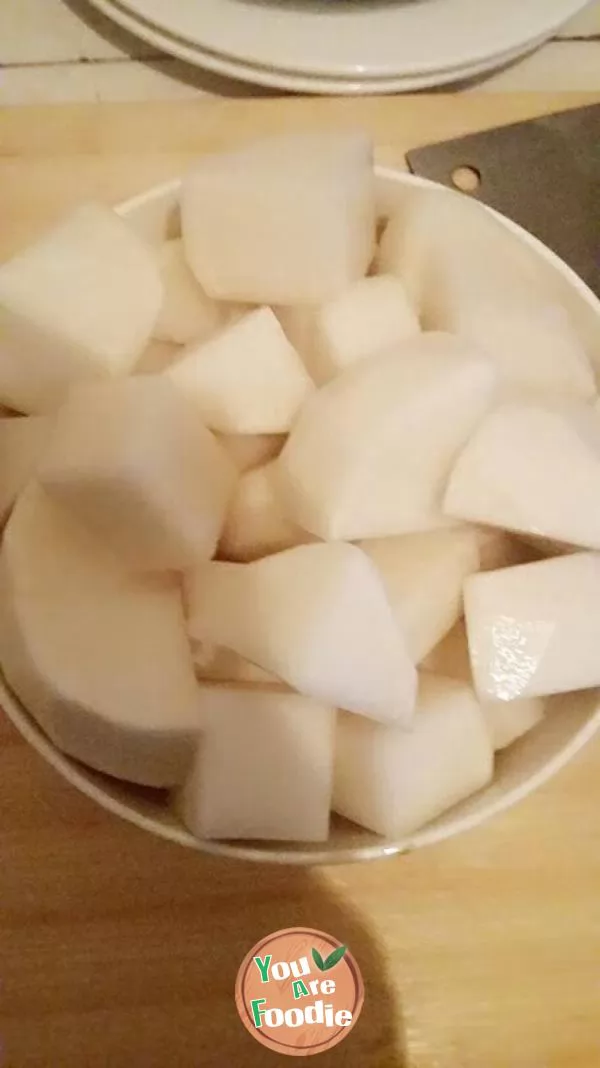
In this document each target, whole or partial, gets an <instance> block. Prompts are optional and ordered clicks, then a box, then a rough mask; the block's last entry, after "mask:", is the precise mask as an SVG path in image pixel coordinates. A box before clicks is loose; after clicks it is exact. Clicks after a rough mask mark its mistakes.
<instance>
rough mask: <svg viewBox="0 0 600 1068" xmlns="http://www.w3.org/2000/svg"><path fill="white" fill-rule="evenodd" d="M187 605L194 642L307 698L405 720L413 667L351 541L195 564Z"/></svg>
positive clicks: (370, 569) (373, 574)
mask: <svg viewBox="0 0 600 1068" xmlns="http://www.w3.org/2000/svg"><path fill="white" fill-rule="evenodd" d="M187 605H188V612H189V630H190V635H191V637H192V638H193V639H196V640H198V641H208V642H213V643H214V644H215V645H222V646H225V647H226V648H228V649H233V650H234V651H235V652H236V653H239V654H240V656H243V657H245V658H246V659H247V660H251V661H252V662H253V663H254V664H258V665H259V667H262V668H264V669H265V670H266V671H269V672H272V673H273V674H274V675H277V676H278V677H279V678H280V679H282V680H283V681H284V682H286V683H287V684H288V685H289V686H291V687H292V688H293V689H295V690H298V691H300V693H303V694H305V695H306V696H307V697H312V698H314V700H316V701H320V702H323V703H324V704H327V705H333V706H335V707H340V708H346V709H348V710H349V711H351V712H358V713H362V714H363V715H366V716H372V717H373V718H374V719H381V720H396V721H398V722H401V723H402V724H404V725H407V724H409V723H410V721H411V719H412V715H413V711H414V701H415V690H416V671H415V669H414V666H413V664H412V663H411V661H410V659H409V656H408V652H407V650H406V646H405V642H404V637H403V635H402V634H401V632H400V630H399V628H398V626H397V624H396V622H395V620H394V616H393V613H392V610H391V608H390V606H389V604H388V601H387V598H386V595H385V591H384V588H383V584H382V582H381V579H380V577H379V575H378V573H377V570H376V568H375V566H374V564H372V563H371V561H370V560H369V559H368V557H367V556H366V554H365V553H363V552H362V551H361V550H360V549H359V548H357V547H356V546H354V545H346V544H342V543H335V544H330V545H303V546H299V547H297V548H295V549H288V550H287V551H286V552H282V553H277V554H276V555H275V556H268V557H265V559H263V560H258V561H256V562H255V563H252V564H226V563H211V564H208V565H205V566H201V567H199V568H197V569H196V571H194V572H192V573H191V574H190V576H189V579H188V583H187Z"/></svg>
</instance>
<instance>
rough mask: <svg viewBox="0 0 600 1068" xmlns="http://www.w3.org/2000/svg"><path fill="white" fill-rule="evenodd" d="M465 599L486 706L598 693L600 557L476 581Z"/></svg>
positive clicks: (542, 563) (576, 556)
mask: <svg viewBox="0 0 600 1068" xmlns="http://www.w3.org/2000/svg"><path fill="white" fill-rule="evenodd" d="M464 597H465V616H466V620H467V632H468V636H469V648H470V651H471V663H472V667H473V677H474V679H475V684H476V688H477V692H478V694H479V696H480V697H481V699H482V700H485V699H489V698H491V699H492V700H498V701H514V700H516V699H517V698H524V697H543V696H545V695H546V694H553V693H565V692H568V691H570V690H585V689H589V688H591V687H593V686H599V685H600V658H599V657H598V648H599V647H600V616H599V614H598V598H599V597H600V555H598V554H596V553H573V554H572V555H571V556H559V557H555V558H553V559H551V560H539V561H536V562H535V563H532V564H522V565H521V566H520V567H510V568H506V569H504V570H503V571H489V572H487V573H486V574H480V575H471V576H470V578H468V579H467V581H466V583H465V591H464Z"/></svg>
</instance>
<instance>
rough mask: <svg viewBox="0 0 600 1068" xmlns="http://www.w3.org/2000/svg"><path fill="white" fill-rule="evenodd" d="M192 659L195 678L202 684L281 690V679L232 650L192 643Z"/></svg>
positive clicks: (204, 643)
mask: <svg viewBox="0 0 600 1068" xmlns="http://www.w3.org/2000/svg"><path fill="white" fill-rule="evenodd" d="M192 658H193V661H194V668H195V671H196V676H197V678H199V679H202V680H203V681H204V682H231V683H234V682H243V683H245V684H248V683H254V684H255V685H257V686H263V687H264V686H277V687H279V689H282V688H283V685H284V684H283V683H282V681H281V679H278V678H277V676H276V675H272V674H271V673H270V672H268V671H264V670H263V669H262V668H259V667H257V665H256V664H252V663H251V662H250V660H244V657H243V656H239V655H238V654H237V653H234V652H233V650H232V649H223V648H219V647H218V646H216V645H211V644H210V643H206V642H192Z"/></svg>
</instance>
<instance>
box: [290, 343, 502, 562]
mask: <svg viewBox="0 0 600 1068" xmlns="http://www.w3.org/2000/svg"><path fill="white" fill-rule="evenodd" d="M495 381H496V378H495V373H494V370H493V368H492V367H491V365H490V364H489V362H488V361H486V360H484V359H480V358H479V355H478V353H477V352H476V351H474V350H472V349H471V348H469V346H465V345H463V344H462V343H461V341H459V340H458V339H457V338H452V337H450V336H449V335H442V334H429V335H421V336H420V337H418V338H416V339H415V340H413V341H409V342H405V344H404V345H403V346H400V347H398V349H396V350H393V351H391V352H389V353H385V354H384V355H381V356H377V357H373V358H371V359H369V360H363V361H362V362H361V363H358V364H356V366H354V367H352V368H350V369H349V370H348V371H346V372H345V373H344V374H342V375H340V376H339V377H338V378H336V379H334V380H333V381H332V382H329V383H328V384H327V385H326V386H324V387H323V388H322V389H320V390H318V391H317V392H316V393H315V394H313V396H312V397H310V398H309V400H308V401H307V402H306V404H305V405H304V407H303V408H302V411H301V412H300V414H299V416H298V418H297V420H296V422H295V424H294V426H293V428H292V432H291V434H290V436H289V438H288V441H287V442H286V445H285V447H284V449H283V452H282V453H281V456H280V457H279V459H278V461H277V464H278V489H279V491H280V493H281V496H282V500H283V503H284V507H285V510H286V513H287V514H288V515H289V517H290V519H292V520H293V521H294V522H295V523H297V524H298V526H300V527H302V528H303V529H305V530H308V531H310V532H311V533H312V534H315V535H316V536H317V537H320V538H324V539H347V540H350V541H354V540H357V539H359V538H378V537H388V536H390V535H393V534H405V533H411V532H413V531H419V530H427V529H431V528H434V527H436V526H443V525H444V519H443V518H442V515H441V504H442V497H443V492H444V490H445V485H446V480H447V477H448V475H449V474H450V471H451V468H452V464H453V462H454V461H455V459H456V457H457V455H458V453H459V452H460V450H461V448H462V447H463V446H464V445H465V443H466V441H467V439H468V438H469V436H470V435H471V434H472V433H473V431H474V430H475V428H476V427H477V425H478V423H479V422H480V421H481V419H482V418H483V416H484V415H485V413H486V411H487V409H488V407H489V405H490V404H491V402H492V400H493V396H494V387H495Z"/></svg>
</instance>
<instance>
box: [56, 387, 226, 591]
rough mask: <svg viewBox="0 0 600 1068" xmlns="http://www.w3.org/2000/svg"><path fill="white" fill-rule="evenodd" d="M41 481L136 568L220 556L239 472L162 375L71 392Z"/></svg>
mask: <svg viewBox="0 0 600 1068" xmlns="http://www.w3.org/2000/svg"><path fill="white" fill-rule="evenodd" d="M39 477H40V481H41V483H42V485H43V486H44V488H45V489H46V490H47V492H48V493H49V494H50V495H51V496H52V497H54V498H55V499H56V500H57V501H59V502H60V503H62V504H64V505H65V506H66V507H68V508H69V509H70V510H71V511H72V513H73V515H74V516H75V517H77V518H79V519H80V520H81V521H82V522H84V523H85V524H87V525H88V526H89V528H90V529H91V530H93V531H94V532H95V533H96V535H97V536H98V537H100V538H102V539H103V541H105V543H106V545H107V546H108V547H110V548H111V549H112V550H113V551H114V552H116V553H118V554H119V555H120V556H121V557H122V558H123V560H124V561H125V562H126V563H127V564H128V566H130V567H131V568H132V569H135V570H137V571H145V570H162V569H169V568H174V569H181V568H185V567H187V566H189V565H190V564H192V563H194V562H195V561H197V560H202V559H206V560H208V559H210V557H211V556H212V555H213V554H214V552H215V550H216V547H217V542H218V539H219V535H220V532H221V526H222V523H223V520H224V518H225V514H226V510H227V506H228V503H229V499H230V497H231V495H232V493H233V489H234V485H235V481H236V472H235V470H234V467H233V464H232V463H231V461H230V460H229V457H228V456H227V455H226V453H225V452H224V450H223V449H222V448H221V446H220V445H219V444H218V442H217V441H216V440H215V439H214V437H213V436H212V434H211V433H210V431H209V430H207V429H206V428H205V427H204V426H203V425H202V423H201V422H200V421H199V419H198V417H197V415H196V412H195V411H194V408H193V406H192V405H190V403H189V401H188V400H187V398H186V397H184V396H182V395H181V393H180V392H179V391H178V390H177V389H176V388H175V387H174V386H173V385H172V384H171V383H170V382H169V381H168V380H167V379H166V378H165V377H164V376H156V377H154V376H152V377H151V376H149V377H141V376H140V377H137V378H129V379H123V380H121V381H118V382H109V383H102V384H99V385H96V386H93V387H90V386H86V387H80V388H79V389H77V390H73V392H72V394H71V395H70V397H69V399H68V400H67V402H66V404H65V405H64V406H63V408H62V409H61V410H60V412H59V414H58V416H57V420H56V427H55V433H54V436H53V439H52V442H51V446H50V448H49V451H48V454H47V456H46V459H45V461H44V463H43V465H42V467H41V468H40V472H39Z"/></svg>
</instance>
